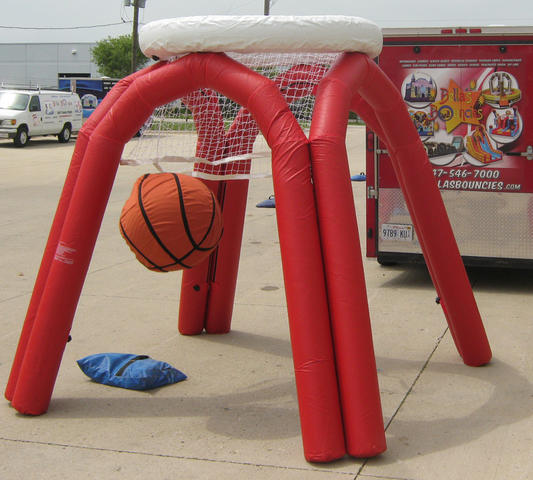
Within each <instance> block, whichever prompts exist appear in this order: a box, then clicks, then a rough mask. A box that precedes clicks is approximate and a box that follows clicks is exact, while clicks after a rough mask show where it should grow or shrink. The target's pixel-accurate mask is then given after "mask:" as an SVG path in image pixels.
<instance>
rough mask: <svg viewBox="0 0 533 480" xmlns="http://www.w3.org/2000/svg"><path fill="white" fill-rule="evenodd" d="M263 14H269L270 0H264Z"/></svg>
mask: <svg viewBox="0 0 533 480" xmlns="http://www.w3.org/2000/svg"><path fill="white" fill-rule="evenodd" d="M263 13H264V15H270V0H265V7H264V10H263Z"/></svg>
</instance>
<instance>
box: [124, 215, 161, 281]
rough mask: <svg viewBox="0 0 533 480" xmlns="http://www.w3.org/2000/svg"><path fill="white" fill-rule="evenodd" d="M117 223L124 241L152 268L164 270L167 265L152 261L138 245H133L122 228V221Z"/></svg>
mask: <svg viewBox="0 0 533 480" xmlns="http://www.w3.org/2000/svg"><path fill="white" fill-rule="evenodd" d="M119 225H120V231H121V232H122V235H123V237H124V238H125V239H126V241H127V242H128V243H129V245H130V246H131V248H133V249H134V250H135V251H136V252H137V253H138V254H139V255H140V256H141V257H143V258H144V259H145V260H146V261H147V262H148V263H150V264H151V265H152V266H153V269H154V270H159V271H161V272H166V270H165V267H168V266H169V265H165V266H161V265H157V264H156V263H155V262H153V261H152V260H150V259H149V258H148V257H147V256H146V255H145V254H144V253H143V252H142V251H141V250H140V249H139V248H138V247H137V245H135V244H134V243H133V242H132V241H131V238H130V237H129V236H128V234H127V233H126V229H125V228H124V225H122V221H120V222H119Z"/></svg>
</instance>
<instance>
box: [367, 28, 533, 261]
mask: <svg viewBox="0 0 533 480" xmlns="http://www.w3.org/2000/svg"><path fill="white" fill-rule="evenodd" d="M383 34H384V47H383V50H382V52H381V54H380V56H379V57H378V59H377V61H378V63H379V65H380V67H381V68H382V69H383V70H384V71H385V73H386V74H387V75H388V77H389V78H390V79H391V81H392V82H393V83H394V85H395V86H396V87H397V88H398V90H400V92H401V95H402V97H403V100H404V101H405V103H406V105H407V108H408V110H409V113H410V116H411V119H412V121H413V123H414V125H415V127H416V128H417V131H418V134H419V135H420V138H421V140H422V142H423V145H424V148H425V149H426V152H427V154H428V158H429V161H430V162H431V164H432V167H433V173H434V179H435V182H436V183H437V185H438V188H439V190H440V192H441V194H442V198H443V201H444V204H445V206H446V210H447V213H448V216H449V219H450V222H451V224H452V228H453V231H454V234H455V237H456V240H457V244H458V247H459V251H460V253H461V256H462V258H463V261H464V263H465V264H466V265H479V266H508V267H520V268H533V77H532V76H531V64H532V63H533V48H532V44H533V27H485V28H483V27H481V28H480V27H466V28H462V27H461V28H442V29H440V28H423V29H384V31H383ZM366 135H367V136H366V170H367V172H366V173H367V185H366V186H367V205H366V207H367V208H366V212H367V256H368V257H376V258H377V261H378V262H379V263H381V264H384V265H385V264H394V263H412V262H416V263H418V262H423V261H424V259H423V256H422V250H421V248H420V244H419V241H418V238H417V233H416V232H415V230H414V228H413V221H412V219H411V215H410V213H409V211H408V210H407V206H406V202H405V198H404V196H403V194H402V192H401V190H400V186H399V183H398V180H397V178H396V174H395V172H394V170H393V166H392V163H391V159H390V158H389V156H388V151H387V145H386V142H385V141H384V139H382V138H378V136H377V135H375V134H374V132H373V131H371V130H370V129H367V132H366ZM411 174H412V175H417V172H416V171H412V172H411ZM435 221H437V220H435Z"/></svg>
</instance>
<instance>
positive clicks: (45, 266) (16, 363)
mask: <svg viewBox="0 0 533 480" xmlns="http://www.w3.org/2000/svg"><path fill="white" fill-rule="evenodd" d="M160 66H161V64H155V65H152V66H151V67H148V68H146V69H144V70H140V71H138V72H135V73H134V74H132V75H130V76H128V77H126V78H123V79H122V80H120V81H119V82H118V83H117V84H116V85H115V86H114V87H113V89H112V90H111V91H110V92H109V93H108V94H107V95H106V97H105V98H104V100H103V102H102V103H101V104H100V105H99V107H98V109H97V110H96V111H95V112H94V113H93V114H92V115H91V116H90V117H89V118H88V119H87V121H86V122H85V123H84V124H83V127H82V128H81V130H80V131H79V133H78V136H77V140H76V146H75V148H74V153H73V155H72V159H71V162H70V167H69V170H68V172H67V177H66V179H65V183H64V185H63V190H62V192H61V196H60V199H59V203H58V206H57V210H56V213H55V216H54V220H53V222H52V226H51V228H50V233H49V236H48V241H47V243H46V247H45V250H44V253H43V258H42V261H41V266H40V268H39V273H38V274H37V278H36V280H35V286H34V288H33V293H32V297H31V300H30V303H29V306H28V310H27V313H26V319H25V321H24V325H23V327H22V332H21V335H20V339H19V343H18V347H17V351H16V353H15V358H14V360H13V365H12V367H11V373H10V376H9V380H8V383H7V386H6V390H5V396H6V398H7V399H8V400H12V398H13V393H14V391H15V387H16V383H17V379H18V375H19V370H20V365H21V363H22V360H23V358H24V354H25V352H26V345H27V343H28V340H29V337H30V334H31V331H32V328H33V323H34V320H35V316H36V314H37V309H38V307H39V303H40V301H41V297H42V293H43V290H44V287H45V284H46V280H47V278H48V272H49V271H50V266H51V264H52V260H53V258H54V255H55V252H56V249H57V243H58V239H59V234H60V233H61V229H62V228H63V223H64V221H65V216H66V213H67V210H68V207H69V205H70V199H71V197H72V192H73V190H74V186H75V184H76V180H77V179H78V173H79V170H80V167H81V164H82V161H83V157H84V155H85V150H86V148H87V144H88V142H89V138H90V136H91V134H92V132H93V131H94V129H95V127H96V125H98V122H99V121H100V120H101V119H102V118H103V117H104V116H105V114H106V113H107V112H108V110H109V109H110V108H111V106H112V105H113V103H114V102H115V100H116V99H117V98H118V97H120V95H121V94H122V93H123V92H124V91H125V90H126V89H127V88H128V86H129V85H131V83H132V82H133V81H134V80H135V78H138V77H139V76H141V75H144V74H146V73H148V72H150V71H152V70H155V69H157V68H159V67H160Z"/></svg>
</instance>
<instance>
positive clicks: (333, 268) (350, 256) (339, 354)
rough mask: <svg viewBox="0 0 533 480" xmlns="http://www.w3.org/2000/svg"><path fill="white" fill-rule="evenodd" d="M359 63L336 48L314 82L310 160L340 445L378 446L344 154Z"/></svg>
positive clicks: (378, 416) (380, 438) (377, 408)
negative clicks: (336, 383) (338, 399)
mask: <svg viewBox="0 0 533 480" xmlns="http://www.w3.org/2000/svg"><path fill="white" fill-rule="evenodd" d="M362 73H365V69H364V67H363V71H362V72H361V65H360V64H359V63H358V62H357V61H355V59H354V57H350V56H346V55H344V56H343V57H341V59H340V61H339V62H337V64H336V65H335V66H334V67H333V68H332V69H331V70H330V72H329V73H328V75H327V76H326V77H325V78H324V79H323V80H322V82H321V83H320V85H319V87H318V91H317V96H316V101H315V109H314V113H313V122H312V123H311V131H310V141H311V164H312V166H313V169H312V171H313V183H314V187H315V194H316V198H317V206H318V216H319V226H320V239H321V242H322V251H323V255H324V264H325V269H326V284H327V292H328V302H329V309H330V316H331V324H332V329H333V338H334V349H335V359H336V366H337V375H338V378H339V388H340V393H341V406H342V416H343V423H344V432H345V436H346V445H347V450H348V453H349V454H350V455H353V456H356V457H372V456H375V455H378V454H379V453H381V452H383V451H385V450H386V448H387V446H386V441H385V431H384V426H383V414H382V411H381V401H380V395H379V385H378V378H377V371H376V362H375V358H374V348H373V342H372V330H371V326H370V314H369V310H368V301H367V295H366V286H365V278H364V271H363V262H362V258H361V250H360V247H359V245H360V243H359V232H358V227H357V221H356V213H355V208H354V202H353V192H352V187H351V182H350V170H349V166H348V156H347V153H346V146H345V145H346V126H347V122H348V113H349V107H350V101H351V99H352V97H353V92H354V91H355V89H356V88H357V86H358V81H359V79H360V77H361V74H362Z"/></svg>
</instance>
